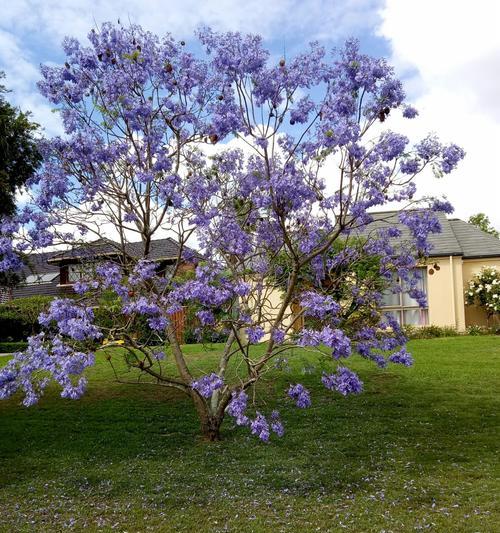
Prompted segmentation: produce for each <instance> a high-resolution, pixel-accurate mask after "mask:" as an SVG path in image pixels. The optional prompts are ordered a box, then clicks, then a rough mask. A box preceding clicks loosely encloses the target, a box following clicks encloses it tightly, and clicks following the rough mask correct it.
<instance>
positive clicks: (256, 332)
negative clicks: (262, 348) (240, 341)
mask: <svg viewBox="0 0 500 533" xmlns="http://www.w3.org/2000/svg"><path fill="white" fill-rule="evenodd" d="M246 334H247V337H248V342H249V343H250V344H257V343H259V342H260V341H261V339H262V337H264V334H265V331H264V328H262V327H260V326H252V327H250V328H247V329H246Z"/></svg>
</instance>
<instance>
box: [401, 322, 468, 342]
mask: <svg viewBox="0 0 500 533" xmlns="http://www.w3.org/2000/svg"><path fill="white" fill-rule="evenodd" d="M403 329H404V332H405V335H406V336H407V337H408V338H409V339H436V338H439V337H456V336H457V335H460V332H459V331H457V329H456V328H454V327H452V326H434V325H430V326H410V325H408V326H404V327H403Z"/></svg>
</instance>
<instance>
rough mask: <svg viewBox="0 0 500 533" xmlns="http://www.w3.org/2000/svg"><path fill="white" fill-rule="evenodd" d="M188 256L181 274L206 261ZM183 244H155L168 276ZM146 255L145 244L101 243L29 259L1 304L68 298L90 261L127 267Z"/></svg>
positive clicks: (2, 293) (0, 294)
mask: <svg viewBox="0 0 500 533" xmlns="http://www.w3.org/2000/svg"><path fill="white" fill-rule="evenodd" d="M183 251H184V255H187V256H190V259H189V261H187V260H184V261H183V262H181V265H180V267H179V268H180V270H189V269H192V268H194V265H195V264H196V263H197V262H199V261H200V260H201V259H202V258H203V257H202V256H201V255H200V254H199V253H198V252H196V251H195V250H192V249H191V248H188V247H184V250H183ZM179 252H180V247H179V244H178V243H177V242H176V241H175V240H174V239H172V238H166V239H157V240H153V241H152V242H151V249H150V253H149V258H150V259H151V260H152V261H155V262H156V263H157V264H158V271H159V272H160V273H161V272H163V273H165V272H167V271H168V269H169V268H172V267H173V265H174V264H175V263H176V262H177V258H178V256H179ZM142 253H143V244H142V242H131V243H126V244H125V246H124V248H121V246H120V245H119V244H118V243H116V242H113V241H111V240H108V239H99V240H97V241H94V242H90V243H86V244H82V245H81V246H78V247H73V248H71V249H69V250H64V251H53V252H45V253H38V254H31V255H29V256H28V259H27V261H26V265H25V266H24V268H23V270H22V272H20V273H18V274H19V277H20V278H21V282H20V283H19V285H17V286H16V287H13V288H8V287H4V288H3V289H2V288H0V302H6V301H9V300H13V299H16V298H26V297H29V296H54V297H55V296H57V297H64V296H68V295H71V294H73V284H74V283H75V282H76V281H78V280H79V279H80V278H81V276H82V273H83V266H84V265H85V264H86V263H88V262H89V261H93V262H95V261H105V260H109V261H116V262H119V263H123V260H124V258H127V257H130V258H140V257H142Z"/></svg>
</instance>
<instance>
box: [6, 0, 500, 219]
mask: <svg viewBox="0 0 500 533" xmlns="http://www.w3.org/2000/svg"><path fill="white" fill-rule="evenodd" d="M117 19H120V20H121V22H122V23H127V22H129V21H130V22H133V23H139V24H141V25H142V26H143V27H144V28H146V29H148V30H151V31H153V32H156V33H158V34H164V33H166V32H171V33H172V34H173V35H174V36H176V37H177V38H179V39H181V38H182V39H185V40H186V41H187V42H188V44H190V42H191V43H192V42H193V41H194V38H193V31H194V29H195V28H196V27H197V26H199V25H200V24H206V25H209V26H211V27H212V28H214V29H216V30H219V31H228V30H231V31H243V32H251V33H259V34H261V35H262V36H263V37H264V39H265V40H266V44H267V45H268V47H269V48H270V49H271V51H272V52H273V53H274V54H276V55H282V54H284V53H285V54H286V55H287V56H292V55H293V54H294V53H295V52H297V51H300V50H301V49H303V48H304V47H305V46H306V45H307V43H309V42H310V41H312V40H319V41H320V42H321V43H322V44H324V45H325V46H327V47H334V46H338V45H341V44H342V42H343V41H344V40H345V39H346V38H348V37H350V36H354V37H357V38H358V39H359V40H360V42H361V46H362V49H363V51H365V52H367V53H370V54H372V55H375V56H385V57H387V58H388V59H389V61H390V62H391V63H392V64H393V65H394V67H395V68H396V72H397V73H398V75H399V76H400V78H401V79H402V80H403V81H404V84H405V88H406V92H407V95H408V101H409V102H410V103H412V104H413V105H414V106H415V107H417V109H418V110H419V112H420V116H419V118H418V120H413V121H408V120H406V121H404V123H403V122H398V121H397V119H396V120H395V121H393V122H392V123H391V124H390V126H391V129H393V130H395V131H400V132H401V133H405V134H406V135H408V136H409V137H410V138H411V139H413V140H418V139H420V138H422V137H424V136H425V135H426V134H427V133H429V132H433V133H436V134H438V135H439V137H440V138H441V140H443V141H445V142H455V143H457V144H459V145H461V146H462V147H463V148H464V150H465V151H466V153H467V156H466V159H465V160H464V161H463V162H462V163H461V164H460V167H459V169H458V170H456V171H455V172H453V173H452V174H450V175H449V176H446V177H444V178H441V179H439V180H436V179H435V178H433V177H432V176H431V175H430V174H429V175H426V176H422V177H421V178H420V180H419V182H417V185H418V189H419V191H420V193H421V194H425V195H429V194H433V195H444V196H446V197H447V198H448V200H450V202H451V203H452V204H453V205H454V207H455V213H454V216H456V217H458V218H462V219H467V218H468V217H469V216H470V215H471V214H474V213H477V212H484V213H486V214H487V215H488V216H489V218H490V220H491V221H492V223H493V225H494V226H496V227H497V228H499V229H500V166H499V164H498V162H497V159H496V156H497V155H498V154H499V152H500V31H499V24H498V22H499V21H500V2H499V1H498V0H475V1H474V2H470V1H469V0H299V1H295V0H273V1H272V2H269V1H258V0H245V2H235V1H234V0H202V1H200V0H182V1H179V0H96V1H89V0H87V1H85V0H59V1H57V0H12V1H10V2H5V3H4V5H3V6H2V17H1V19H0V70H3V71H5V73H6V75H7V80H6V85H7V86H8V87H9V88H10V89H12V91H13V92H12V93H11V94H10V95H9V100H10V101H11V102H12V103H14V104H16V105H18V106H19V107H21V109H23V110H31V111H32V112H33V116H34V119H35V120H36V121H37V122H38V123H40V124H41V125H42V126H43V128H44V130H45V134H46V135H56V134H58V133H61V126H60V123H59V122H58V117H57V115H56V114H54V113H53V112H52V111H51V105H50V104H49V103H48V102H46V101H45V100H44V98H43V97H42V96H41V95H39V94H38V91H37V89H36V82H37V81H38V79H39V78H40V74H39V65H40V64H41V63H48V64H51V63H52V64H60V63H63V62H64V56H63V55H62V51H61V46H60V43H61V41H62V39H63V37H64V36H65V35H70V36H74V37H77V38H79V39H80V40H82V41H85V40H86V35H87V33H88V31H89V30H90V29H91V28H92V27H98V26H99V25H100V24H101V23H102V22H106V21H117Z"/></svg>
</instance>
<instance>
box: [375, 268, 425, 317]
mask: <svg viewBox="0 0 500 533" xmlns="http://www.w3.org/2000/svg"><path fill="white" fill-rule="evenodd" d="M416 276H417V279H418V280H419V287H418V288H419V289H420V290H421V291H424V292H425V294H427V270H426V269H425V268H419V269H418V270H417V273H416ZM394 283H398V284H399V285H401V288H402V290H401V292H397V293H396V294H394V293H393V292H392V291H391V290H387V291H385V292H384V294H383V297H382V306H381V307H382V310H383V311H384V312H385V313H386V314H388V315H391V316H392V317H393V318H394V319H395V320H397V322H398V323H399V324H401V325H405V326H406V325H411V326H425V325H427V324H428V323H429V310H428V309H427V308H422V307H420V306H419V305H418V302H417V301H416V300H414V299H413V298H412V297H411V296H410V295H409V294H408V291H407V290H405V286H404V284H402V283H401V280H400V279H399V278H397V276H395V277H394Z"/></svg>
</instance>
